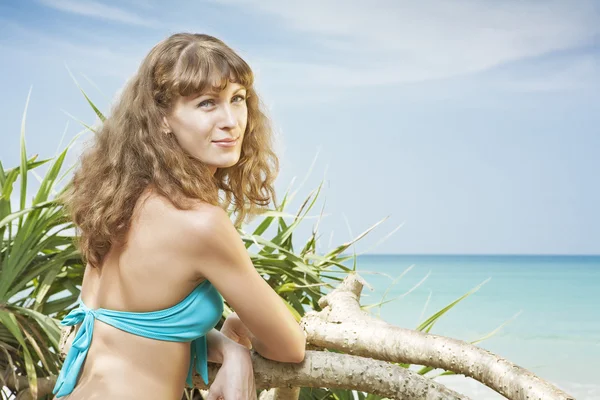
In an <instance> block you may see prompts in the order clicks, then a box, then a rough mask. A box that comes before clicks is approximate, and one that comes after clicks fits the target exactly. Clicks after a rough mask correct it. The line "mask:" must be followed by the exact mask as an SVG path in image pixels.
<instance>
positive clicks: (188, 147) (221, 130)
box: [164, 82, 248, 174]
mask: <svg viewBox="0 0 600 400" xmlns="http://www.w3.org/2000/svg"><path fill="white" fill-rule="evenodd" d="M164 122H165V124H166V128H165V129H168V130H170V131H171V132H173V135H175V138H176V139H177V141H178V142H179V145H180V146H181V147H182V148H183V149H184V150H185V151H186V152H187V153H189V154H190V155H191V156H192V157H194V158H196V159H198V160H200V161H202V162H204V163H205V164H207V165H208V166H209V167H210V168H211V171H212V173H213V174H214V173H215V171H216V170H217V168H227V167H231V166H232V165H235V164H236V163H237V162H238V160H239V158H240V152H241V149H242V140H243V139H244V132H245V131H246V124H247V122H248V108H247V107H246V89H245V88H244V86H242V85H240V84H238V83H232V82H228V84H227V86H226V87H225V89H223V90H222V91H221V92H220V93H203V94H202V95H200V96H188V97H179V98H178V99H177V101H176V103H175V105H174V107H173V110H172V111H171V113H170V115H168V116H167V117H165V119H164Z"/></svg>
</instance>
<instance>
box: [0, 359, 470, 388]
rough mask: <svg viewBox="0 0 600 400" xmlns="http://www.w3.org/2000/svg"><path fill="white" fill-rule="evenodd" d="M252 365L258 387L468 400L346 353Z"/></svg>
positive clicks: (47, 383)
mask: <svg viewBox="0 0 600 400" xmlns="http://www.w3.org/2000/svg"><path fill="white" fill-rule="evenodd" d="M252 364H253V366H254V376H255V379H256V388H257V389H270V388H292V387H326V388H338V389H353V390H359V391H362V392H368V393H373V394H378V395H380V396H385V397H392V398H397V399H406V400H409V399H410V400H419V399H422V400H430V399H431V400H433V399H440V398H442V399H456V400H464V399H468V398H467V397H465V396H462V395H460V394H458V393H456V392H454V391H452V390H450V389H448V388H446V387H445V386H444V385H442V384H440V383H437V382H434V381H432V380H431V379H429V378H425V377H423V376H421V375H419V374H417V373H415V372H414V371H410V370H408V369H406V368H402V367H400V366H397V365H394V364H390V363H387V362H384V361H379V360H374V359H371V358H363V357H358V356H352V355H348V354H339V353H331V352H325V351H310V350H309V351H307V352H306V357H305V359H304V361H303V362H302V363H299V364H288V363H280V362H277V361H272V360H267V359H266V358H264V357H262V356H260V355H259V354H258V353H255V352H253V354H252ZM218 370H219V366H218V365H216V364H209V371H208V372H209V382H212V381H213V380H214V378H215V376H216V374H217V372H218ZM55 380H56V377H54V376H53V377H50V378H45V380H44V384H43V385H42V386H40V387H39V393H40V394H39V397H38V398H40V397H42V396H43V395H45V394H48V393H50V392H51V391H52V388H53V386H54V382H55ZM7 385H8V386H9V387H11V388H13V385H14V382H13V381H8V382H7ZM194 386H196V387H197V388H199V389H207V388H208V386H209V385H208V386H207V385H205V384H204V382H203V381H202V378H201V377H200V376H198V375H196V376H195V377H194ZM19 387H20V388H22V389H26V388H27V387H28V383H27V380H26V378H25V377H19ZM287 392H288V394H287V396H289V391H287ZM282 394H283V392H282ZM30 398H31V397H24V399H30ZM288 398H289V397H288Z"/></svg>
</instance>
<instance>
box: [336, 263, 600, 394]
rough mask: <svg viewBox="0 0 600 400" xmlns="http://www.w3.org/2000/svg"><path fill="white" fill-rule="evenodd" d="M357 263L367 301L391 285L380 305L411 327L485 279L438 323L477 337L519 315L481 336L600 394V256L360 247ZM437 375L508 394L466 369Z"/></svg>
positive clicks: (476, 389) (449, 331) (558, 381)
mask: <svg viewBox="0 0 600 400" xmlns="http://www.w3.org/2000/svg"><path fill="white" fill-rule="evenodd" d="M346 265H350V262H346ZM407 269H408V271H407ZM357 271H358V273H359V274H360V275H361V276H362V277H363V278H365V280H366V281H367V282H368V283H369V285H370V286H372V290H371V289H369V288H367V287H365V288H363V292H362V297H361V304H362V305H363V306H364V305H368V304H375V303H378V302H380V301H381V300H382V298H383V296H384V294H385V293H386V291H387V294H385V299H386V300H389V299H394V300H393V301H392V302H389V303H386V304H384V305H382V306H381V308H377V307H375V308H370V311H371V312H372V313H374V314H375V315H378V316H380V317H381V318H382V319H384V320H385V321H387V322H389V323H391V324H394V325H398V326H402V327H406V328H416V327H417V326H418V325H419V323H420V322H422V321H424V320H425V319H427V318H428V317H430V316H431V315H432V314H434V313H435V312H437V311H439V310H440V309H442V308H443V307H445V306H446V305H448V304H449V303H451V302H453V301H454V300H456V299H458V298H459V297H461V296H462V295H463V294H465V293H467V292H469V291H470V290H471V289H473V288H475V287H477V286H478V285H479V284H481V283H483V282H485V284H484V285H483V286H482V287H481V288H480V289H479V290H478V291H476V292H475V293H473V294H472V295H470V296H469V297H467V298H466V299H464V300H463V301H461V302H460V303H458V304H457V305H456V306H455V307H454V308H452V309H451V310H450V311H448V312H447V313H446V314H445V315H444V316H443V317H442V318H441V319H440V320H439V321H438V322H437V323H436V324H435V326H434V327H433V329H432V330H431V333H434V334H439V335H444V336H450V337H454V338H457V339H461V340H465V341H472V340H476V339H479V338H481V337H483V336H485V335H487V334H488V333H490V332H491V331H493V330H495V329H496V328H498V327H499V326H500V325H502V324H503V323H505V322H507V321H509V322H508V323H507V324H506V325H505V326H504V327H502V329H501V330H500V331H499V332H497V333H496V334H495V335H494V336H492V337H491V338H488V339H486V340H485V341H483V342H480V343H479V344H478V346H480V347H483V348H486V349H488V350H490V351H492V352H494V353H496V354H498V355H500V356H502V357H504V358H507V359H508V360H510V361H512V362H514V363H516V364H518V365H520V366H522V367H524V368H526V369H528V370H530V371H532V372H533V373H535V374H536V375H538V376H540V377H541V378H543V379H545V380H548V381H550V382H552V383H554V384H555V385H557V386H559V387H560V388H562V389H563V390H565V391H567V393H569V394H571V395H573V396H575V398H576V399H578V400H595V399H600V367H598V363H599V362H600V256H547V255H543V256H505V255H497V256H496V255H490V256H487V255H486V256H484V255H360V256H358V258H357ZM405 271H406V273H405V274H404V276H402V277H401V278H400V279H398V280H397V282H396V283H394V282H393V280H394V279H395V278H397V277H398V276H399V275H400V274H402V273H403V272H405ZM407 292H408V293H407ZM437 380H438V381H439V382H443V383H445V384H447V385H448V386H449V387H451V388H453V389H455V390H457V391H459V392H461V393H464V394H466V395H468V396H470V397H471V398H473V399H477V400H492V399H494V400H495V399H503V398H504V397H503V396H500V395H499V394H497V393H496V392H494V391H492V390H490V389H488V388H486V387H485V386H483V385H481V384H480V383H479V382H476V381H474V380H473V379H471V378H465V377H464V376H448V377H440V378H437Z"/></svg>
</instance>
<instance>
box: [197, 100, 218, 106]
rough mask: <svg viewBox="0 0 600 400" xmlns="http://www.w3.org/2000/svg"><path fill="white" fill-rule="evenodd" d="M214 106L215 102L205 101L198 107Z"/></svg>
mask: <svg viewBox="0 0 600 400" xmlns="http://www.w3.org/2000/svg"><path fill="white" fill-rule="evenodd" d="M209 104H210V105H213V104H215V102H214V101H213V100H204V101H202V102H200V104H198V107H204V106H205V105H209Z"/></svg>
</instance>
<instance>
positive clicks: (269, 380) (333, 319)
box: [7, 274, 574, 400]
mask: <svg viewBox="0 0 600 400" xmlns="http://www.w3.org/2000/svg"><path fill="white" fill-rule="evenodd" d="M363 284H364V281H363V280H362V278H361V277H360V276H358V275H357V274H351V275H349V276H347V277H346V279H344V281H343V282H342V283H341V284H340V286H339V287H337V288H336V289H335V290H333V291H332V292H331V293H329V294H328V295H326V296H324V297H323V298H322V299H321V300H320V301H319V305H320V307H321V308H322V310H321V311H319V312H316V311H311V312H308V313H306V315H305V316H304V318H302V321H301V325H302V327H303V329H304V331H305V333H306V335H307V348H309V349H318V350H317V351H315V350H307V351H306V357H305V359H304V361H303V362H302V363H298V364H287V363H279V362H276V361H272V360H267V359H265V358H263V357H261V356H260V355H259V354H257V353H254V352H253V354H252V360H253V366H254V374H255V379H256V388H257V389H267V390H265V391H264V392H262V393H261V396H260V400H295V399H297V398H298V396H299V393H300V390H299V388H300V387H315V388H316V387H322V388H331V389H334V388H336V389H350V390H358V391H361V392H366V393H373V394H377V395H380V396H383V397H389V398H394V399H406V400H409V399H410V400H413V399H414V400H417V399H423V400H430V399H431V400H433V399H467V397H465V396H463V395H461V394H458V393H456V392H454V391H452V390H450V389H449V388H447V387H445V386H444V385H442V384H441V383H438V382H436V381H434V380H432V379H430V378H427V377H424V376H421V375H419V374H417V373H416V372H414V371H412V370H409V369H407V368H403V367H401V366H398V365H396V364H395V363H405V364H416V365H425V366H430V367H434V368H442V369H445V370H449V371H453V372H455V373H457V374H462V375H466V376H469V377H471V378H473V379H476V380H478V381H479V382H481V383H483V384H484V385H486V386H488V387H490V388H492V389H494V390H495V391H496V392H498V393H500V394H502V395H504V396H505V397H507V398H509V399H513V400H568V399H572V400H574V397H573V396H570V395H568V394H567V393H565V392H563V391H561V390H560V389H558V388H556V387H554V386H552V385H551V384H550V383H548V382H545V381H544V380H542V379H540V378H538V377H537V376H535V375H534V374H532V373H531V372H529V371H527V370H526V369H524V368H522V367H519V366H517V365H515V364H513V363H511V362H510V361H508V360H505V359H503V358H501V357H499V356H497V355H495V354H493V353H491V352H489V351H487V350H484V349H481V348H479V347H477V346H474V345H471V344H469V343H466V342H463V341H460V340H456V339H452V338H447V337H443V336H438V335H431V334H426V333H422V332H419V331H414V330H410V329H405V328H400V327H397V326H393V325H390V324H388V323H386V322H385V321H383V320H381V319H378V318H375V317H373V316H372V315H371V314H369V313H368V312H366V311H363V310H361V308H360V294H361V291H362V288H363ZM327 350H334V351H339V352H342V353H346V354H342V353H336V352H332V351H327ZM217 371H218V366H217V365H214V364H210V365H209V378H210V381H212V380H213V379H214V377H215V375H216V373H217ZM54 379H55V378H54V377H53V378H50V379H47V380H46V381H44V385H43V387H40V394H44V393H49V392H50V391H51V389H52V386H53V382H54ZM19 381H20V387H23V388H26V386H27V382H26V380H25V378H23V377H21V378H20V379H19ZM10 383H11V382H7V385H8V386H9V387H14V386H13V385H11V384H10ZM13 384H14V383H13ZM194 384H195V386H196V387H198V388H200V389H206V388H207V385H205V384H204V382H203V381H202V379H201V378H200V377H199V376H195V377H194ZM24 395H25V393H24ZM30 398H31V397H27V396H26V395H25V396H23V397H21V398H20V400H21V399H22V400H25V399H30Z"/></svg>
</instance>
